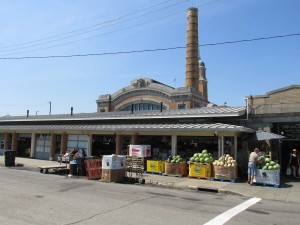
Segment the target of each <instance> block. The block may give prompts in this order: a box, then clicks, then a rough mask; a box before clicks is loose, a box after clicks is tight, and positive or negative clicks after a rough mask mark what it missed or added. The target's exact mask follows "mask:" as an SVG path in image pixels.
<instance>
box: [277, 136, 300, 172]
mask: <svg viewBox="0 0 300 225" xmlns="http://www.w3.org/2000/svg"><path fill="white" fill-rule="evenodd" d="M294 148H296V149H297V150H298V152H299V151H300V140H284V139H283V140H282V141H281V149H280V157H279V158H280V165H281V173H282V174H283V175H285V171H286V168H287V166H288V163H289V159H290V154H291V152H292V150H293V149H294Z"/></svg>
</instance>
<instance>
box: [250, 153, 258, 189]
mask: <svg viewBox="0 0 300 225" xmlns="http://www.w3.org/2000/svg"><path fill="white" fill-rule="evenodd" d="M258 153H259V149H258V148H255V149H254V150H253V152H251V153H250V156H249V162H248V184H253V180H254V179H255V175H256V163H257V161H258V157H259V155H258Z"/></svg>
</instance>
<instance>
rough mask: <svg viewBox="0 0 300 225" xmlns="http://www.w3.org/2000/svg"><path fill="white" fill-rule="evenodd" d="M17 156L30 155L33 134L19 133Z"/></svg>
mask: <svg viewBox="0 0 300 225" xmlns="http://www.w3.org/2000/svg"><path fill="white" fill-rule="evenodd" d="M17 146H18V148H17V156H20V157H28V158H29V157H30V148H31V134H19V137H18V145H17Z"/></svg>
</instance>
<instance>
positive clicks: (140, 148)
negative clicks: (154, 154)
mask: <svg viewBox="0 0 300 225" xmlns="http://www.w3.org/2000/svg"><path fill="white" fill-rule="evenodd" d="M129 156H140V157H150V156H151V145H129Z"/></svg>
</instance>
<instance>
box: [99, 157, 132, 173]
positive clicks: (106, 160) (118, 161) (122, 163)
mask: <svg viewBox="0 0 300 225" xmlns="http://www.w3.org/2000/svg"><path fill="white" fill-rule="evenodd" d="M122 168H126V156H125V155H104V156H102V169H109V170H113V169H114V170H116V169H122Z"/></svg>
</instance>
